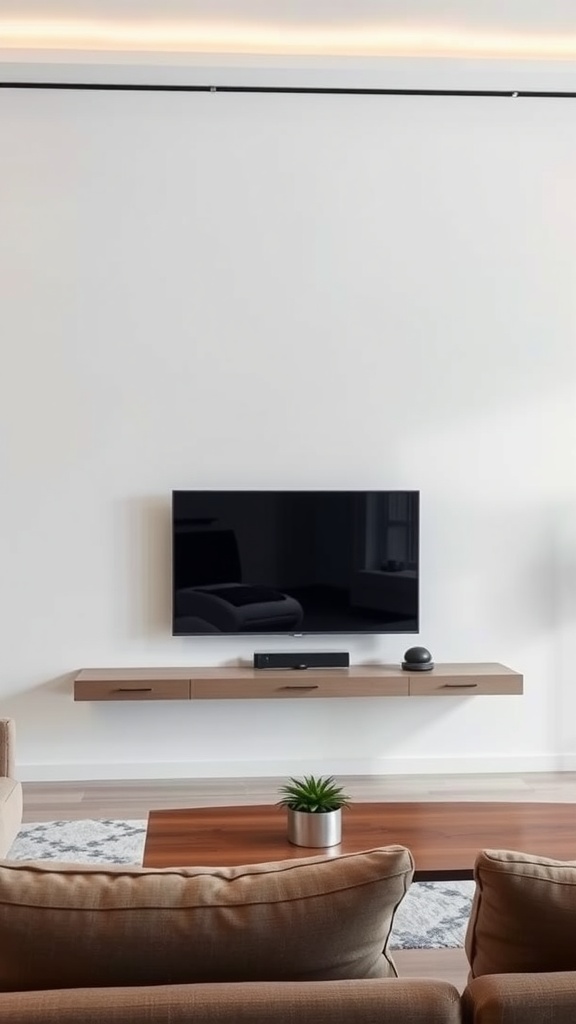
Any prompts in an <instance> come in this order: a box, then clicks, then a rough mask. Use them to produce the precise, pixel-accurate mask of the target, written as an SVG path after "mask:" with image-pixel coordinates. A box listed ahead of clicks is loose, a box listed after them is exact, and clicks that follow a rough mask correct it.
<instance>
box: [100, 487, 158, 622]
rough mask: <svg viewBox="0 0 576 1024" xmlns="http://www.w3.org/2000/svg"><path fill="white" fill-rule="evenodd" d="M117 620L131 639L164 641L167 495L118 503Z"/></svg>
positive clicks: (131, 499) (116, 531)
mask: <svg viewBox="0 0 576 1024" xmlns="http://www.w3.org/2000/svg"><path fill="white" fill-rule="evenodd" d="M114 533H115V542H116V544H117V551H118V559H117V565H118V580H117V588H116V590H115V597H116V601H117V602H118V607H117V612H118V619H117V621H118V622H119V623H120V624H122V626H123V627H124V628H123V630H122V632H123V633H124V634H125V637H126V635H127V636H128V638H132V639H142V638H145V639H146V640H147V641H150V640H151V639H154V638H158V637H160V638H161V639H162V640H165V639H166V637H167V636H170V634H171V632H172V618H171V580H172V567H171V563H172V542H171V528H170V496H169V495H163V496H162V497H158V496H149V497H139V498H129V499H127V500H126V501H121V502H118V507H117V523H116V526H115V531H114Z"/></svg>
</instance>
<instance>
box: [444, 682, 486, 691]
mask: <svg viewBox="0 0 576 1024" xmlns="http://www.w3.org/2000/svg"><path fill="white" fill-rule="evenodd" d="M442 686H445V687H447V689H449V690H459V689H468V690H472V689H473V688H474V687H475V686H478V683H442Z"/></svg>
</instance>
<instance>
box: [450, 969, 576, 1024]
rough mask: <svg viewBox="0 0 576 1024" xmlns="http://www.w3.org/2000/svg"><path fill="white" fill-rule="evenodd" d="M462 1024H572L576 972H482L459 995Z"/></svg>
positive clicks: (575, 1018) (574, 1011)
mask: <svg viewBox="0 0 576 1024" xmlns="http://www.w3.org/2000/svg"><path fill="white" fill-rule="evenodd" d="M462 1002H463V1009H464V1020H465V1021H466V1024H542V1021H549V1022H550V1024H574V1021H576V971H556V972H554V973H546V974H484V975H483V976H482V977H481V978H475V979H474V981H471V982H470V984H469V985H468V987H467V988H466V989H465V990H464V993H463V995H462Z"/></svg>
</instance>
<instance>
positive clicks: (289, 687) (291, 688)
mask: <svg viewBox="0 0 576 1024" xmlns="http://www.w3.org/2000/svg"><path fill="white" fill-rule="evenodd" d="M278 689H279V690H317V689H318V683H315V684H314V685H313V686H298V685H296V686H279V687H278Z"/></svg>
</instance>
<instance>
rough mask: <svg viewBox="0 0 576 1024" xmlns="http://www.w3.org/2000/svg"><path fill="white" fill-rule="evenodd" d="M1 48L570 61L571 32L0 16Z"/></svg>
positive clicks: (575, 38) (574, 40) (574, 51)
mask: <svg viewBox="0 0 576 1024" xmlns="http://www.w3.org/2000/svg"><path fill="white" fill-rule="evenodd" d="M1 49H4V50H109V51H136V52H174V53H202V54H206V53H214V54H216V53H242V54H274V55H291V56H298V55H300V56H306V55H319V56H350V57H356V56H364V57H380V56H381V57H387V56H389V57H392V56H394V57H397V56H414V57H459V58H467V57H468V58H470V57H472V58H474V57H482V58H500V59H505V58H511V59H514V58H515V59H525V60H528V59H532V60H576V35H574V34H572V35H570V34H568V33H567V34H563V35H560V34H558V35H545V34H539V33H502V32H496V31H494V32H489V31H484V32H480V31H471V30H468V29H438V28H432V27H430V28H422V29H399V28H394V27H391V28H386V27H385V26H382V25H374V26H372V27H371V26H364V27H362V28H358V26H355V27H346V26H340V27H338V28H325V27H322V26H311V27H309V28H305V27H294V26H280V25H277V26H274V25H263V24H253V25H246V26H244V27H241V26H234V25H226V24H224V23H222V24H207V23H203V22H198V23H195V22H190V21H187V22H177V21H156V22H151V21H142V22H137V21H123V22H113V21H103V20H102V21H88V20H77V21H71V20H66V21H65V20H58V19H56V18H54V19H50V20H44V21H41V20H32V19H27V20H14V19H1V18H0V50H1Z"/></svg>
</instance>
